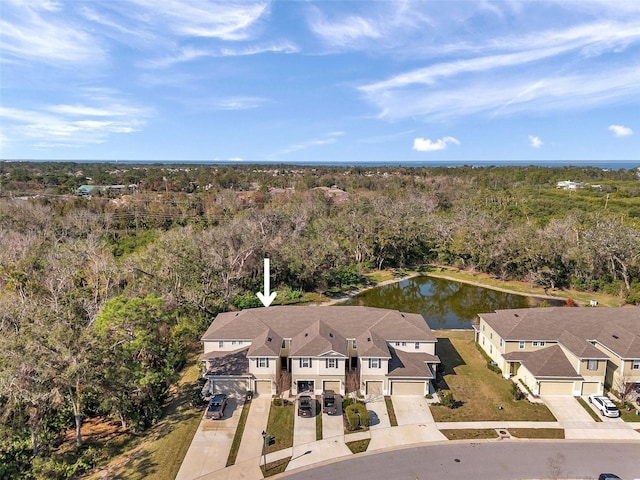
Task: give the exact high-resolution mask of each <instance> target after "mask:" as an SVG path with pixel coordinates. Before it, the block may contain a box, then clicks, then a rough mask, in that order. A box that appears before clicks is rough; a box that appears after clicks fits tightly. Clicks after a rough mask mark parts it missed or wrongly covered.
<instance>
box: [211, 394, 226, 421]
mask: <svg viewBox="0 0 640 480" xmlns="http://www.w3.org/2000/svg"><path fill="white" fill-rule="evenodd" d="M226 406H227V396H226V395H225V394H224V393H216V394H215V395H214V396H213V397H211V400H209V405H208V406H207V413H206V416H207V418H213V419H214V420H219V419H221V418H222V417H224V407H226Z"/></svg>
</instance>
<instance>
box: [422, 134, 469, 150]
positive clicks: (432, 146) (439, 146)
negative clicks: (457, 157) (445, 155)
mask: <svg viewBox="0 0 640 480" xmlns="http://www.w3.org/2000/svg"><path fill="white" fill-rule="evenodd" d="M449 144H454V145H460V141H459V140H458V139H457V138H454V137H443V138H439V139H438V140H436V141H432V140H430V139H428V138H421V137H418V138H415V139H414V140H413V149H414V150H416V151H417V152H435V151H437V150H444V149H445V148H447V145H449Z"/></svg>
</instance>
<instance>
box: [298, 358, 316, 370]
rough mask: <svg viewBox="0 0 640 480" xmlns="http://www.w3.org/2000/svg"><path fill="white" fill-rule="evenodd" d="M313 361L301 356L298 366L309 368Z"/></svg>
mask: <svg viewBox="0 0 640 480" xmlns="http://www.w3.org/2000/svg"><path fill="white" fill-rule="evenodd" d="M312 365H313V362H312V361H311V359H310V358H301V359H300V368H311V366H312Z"/></svg>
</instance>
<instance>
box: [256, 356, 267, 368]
mask: <svg viewBox="0 0 640 480" xmlns="http://www.w3.org/2000/svg"><path fill="white" fill-rule="evenodd" d="M256 367H258V368H269V359H268V358H267V357H258V358H257V359H256Z"/></svg>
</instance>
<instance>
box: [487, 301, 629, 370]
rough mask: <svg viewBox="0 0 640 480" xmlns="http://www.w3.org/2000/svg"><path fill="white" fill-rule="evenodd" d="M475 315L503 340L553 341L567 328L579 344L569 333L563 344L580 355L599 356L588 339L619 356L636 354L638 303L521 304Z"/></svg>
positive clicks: (624, 356) (626, 356)
mask: <svg viewBox="0 0 640 480" xmlns="http://www.w3.org/2000/svg"><path fill="white" fill-rule="evenodd" d="M479 316H480V317H481V318H482V319H484V320H485V321H486V322H487V323H488V324H489V325H490V326H491V328H493V329H494V330H495V331H496V332H497V333H498V335H500V336H501V337H502V338H503V339H505V340H507V341H509V340H512V341H513V340H546V341H557V340H559V339H560V337H561V336H562V335H563V333H564V332H569V333H570V334H571V335H572V336H573V337H576V338H577V339H578V340H579V341H580V342H583V344H582V345H578V343H577V342H576V341H575V339H571V337H569V336H565V341H566V342H567V344H565V343H564V342H562V343H563V345H565V347H566V348H567V349H569V350H571V351H572V352H574V353H575V354H576V355H577V356H579V357H581V358H602V357H601V356H595V355H596V352H595V351H594V350H593V349H592V348H589V347H590V346H591V345H590V341H596V342H598V343H600V344H602V345H604V346H605V347H607V348H608V349H609V350H611V351H613V352H614V353H615V354H616V355H618V356H619V357H621V358H640V308H638V307H620V308H603V307H598V308H567V307H548V308H521V309H514V310H497V311H496V312H495V313H481V314H479ZM616 337H617V338H616ZM584 344H586V346H585V345H584ZM574 349H575V350H574ZM591 355H594V356H593V357H591Z"/></svg>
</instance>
